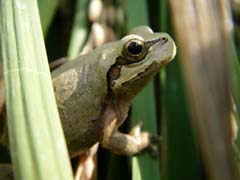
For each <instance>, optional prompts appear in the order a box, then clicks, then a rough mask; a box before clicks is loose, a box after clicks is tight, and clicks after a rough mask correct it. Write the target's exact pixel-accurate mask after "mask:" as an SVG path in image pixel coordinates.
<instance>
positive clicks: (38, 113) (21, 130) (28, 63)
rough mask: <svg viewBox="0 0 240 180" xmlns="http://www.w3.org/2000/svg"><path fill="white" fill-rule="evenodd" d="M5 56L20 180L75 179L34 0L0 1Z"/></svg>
mask: <svg viewBox="0 0 240 180" xmlns="http://www.w3.org/2000/svg"><path fill="white" fill-rule="evenodd" d="M0 23H1V24H0V25H1V28H0V29H1V48H2V49H1V55H2V60H3V65H4V79H5V85H6V105H7V117H8V128H9V138H10V139H9V140H10V151H11V157H12V162H13V168H14V175H15V178H16V179H24V180H25V179H34V180H38V179H39V180H40V179H42V180H46V179H51V180H54V179H56V180H61V179H62V180H66V179H72V172H71V168H70V162H69V158H68V153H67V149H66V145H65V141H64V136H63V131H62V128H61V124H60V120H59V115H58V112H57V108H56V102H55V98H54V92H53V88H52V83H51V75H50V72H49V68H48V63H47V56H46V52H45V47H44V40H43V34H42V31H41V25H40V19H39V14H38V8H37V2H36V0H7V1H5V0H2V1H0Z"/></svg>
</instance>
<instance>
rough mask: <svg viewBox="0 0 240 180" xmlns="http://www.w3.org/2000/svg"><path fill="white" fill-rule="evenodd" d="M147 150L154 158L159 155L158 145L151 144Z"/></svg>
mask: <svg viewBox="0 0 240 180" xmlns="http://www.w3.org/2000/svg"><path fill="white" fill-rule="evenodd" d="M147 150H148V151H149V152H150V155H151V156H152V158H154V159H155V158H157V157H158V156H159V151H158V147H157V146H156V145H154V144H150V145H149V146H148V148H147Z"/></svg>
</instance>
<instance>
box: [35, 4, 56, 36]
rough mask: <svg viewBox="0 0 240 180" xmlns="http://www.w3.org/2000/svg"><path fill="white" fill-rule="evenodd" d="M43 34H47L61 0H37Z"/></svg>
mask: <svg viewBox="0 0 240 180" xmlns="http://www.w3.org/2000/svg"><path fill="white" fill-rule="evenodd" d="M37 2H38V8H39V14H40V18H41V25H42V31H43V34H44V35H46V33H47V31H48V28H49V25H50V24H51V21H52V19H53V17H54V14H55V12H56V10H57V7H58V4H59V0H51V1H49V0H37Z"/></svg>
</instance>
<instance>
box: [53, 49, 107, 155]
mask: <svg viewBox="0 0 240 180" xmlns="http://www.w3.org/2000/svg"><path fill="white" fill-rule="evenodd" d="M94 53H95V54H94ZM100 56H101V54H98V53H97V52H93V53H91V55H84V56H81V57H80V58H79V59H77V60H74V61H70V62H68V63H66V64H64V65H62V66H61V67H60V68H58V69H56V70H55V71H53V73H52V78H53V86H54V91H55V96H56V101H57V105H58V109H59V114H60V118H61V121H62V125H63V129H64V134H65V138H66V141H67V144H68V148H69V151H70V154H72V153H75V151H79V149H81V150H83V151H84V150H85V149H88V148H89V147H91V146H92V145H93V144H94V143H96V142H97V141H98V140H99V135H100V134H99V133H100V131H99V130H100V126H101V122H100V119H98V117H99V115H100V113H101V110H102V108H103V107H104V103H105V98H106V95H107V80H106V77H105V75H106V73H107V69H105V68H102V67H101V64H100V61H99V60H98V59H99V58H101V57H100ZM90 57H91V58H92V59H91V58H90Z"/></svg>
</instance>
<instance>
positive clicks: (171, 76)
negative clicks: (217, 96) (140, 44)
mask: <svg viewBox="0 0 240 180" xmlns="http://www.w3.org/2000/svg"><path fill="white" fill-rule="evenodd" d="M159 9H160V12H161V14H160V22H161V23H160V30H161V31H169V29H170V28H169V27H170V21H169V20H170V18H169V12H168V9H169V8H168V3H167V1H166V0H161V1H160V7H159ZM170 34H171V32H170ZM179 51H180V49H178V52H177V53H178V54H179ZM164 73H165V74H161V77H160V79H161V82H160V83H161V84H162V89H163V94H162V96H163V98H162V107H163V116H162V118H163V127H162V129H163V132H164V133H163V141H164V144H163V149H164V150H163V154H162V155H163V156H164V157H163V159H164V160H165V162H163V165H162V167H163V171H164V172H163V174H164V179H169V180H174V179H184V180H194V179H196V180H199V179H201V169H200V160H199V157H198V152H197V148H196V145H195V142H194V137H193V132H192V127H191V122H190V116H189V112H188V109H189V107H188V105H187V102H186V97H185V91H184V84H183V80H182V74H181V72H180V64H179V57H178V56H177V57H176V58H175V59H174V62H172V63H171V64H169V65H168V66H167V67H166V68H165V72H164Z"/></svg>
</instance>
